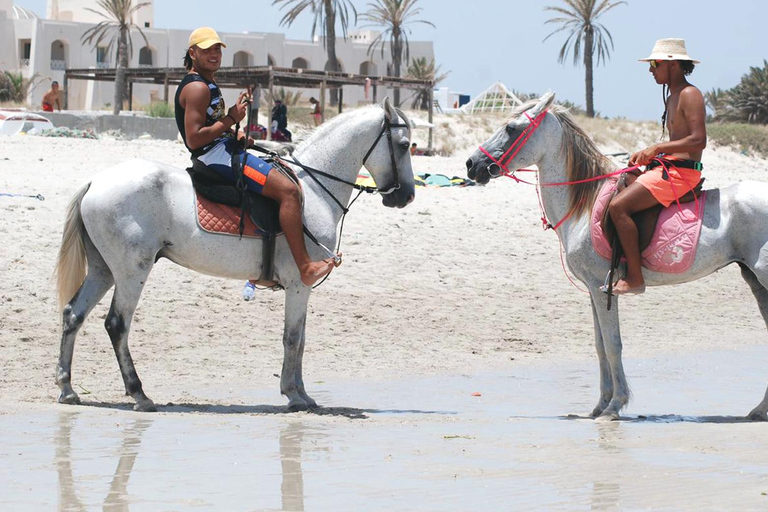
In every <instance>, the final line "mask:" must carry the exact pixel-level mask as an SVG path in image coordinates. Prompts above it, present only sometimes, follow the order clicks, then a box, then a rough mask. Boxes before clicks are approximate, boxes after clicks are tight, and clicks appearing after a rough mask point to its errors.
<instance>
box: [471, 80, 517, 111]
mask: <svg viewBox="0 0 768 512" xmlns="http://www.w3.org/2000/svg"><path fill="white" fill-rule="evenodd" d="M522 104H523V102H522V101H521V100H520V98H518V97H517V96H516V95H515V93H513V92H512V91H510V90H509V89H507V87H506V86H505V85H504V84H503V83H501V82H496V83H495V84H493V85H492V86H490V87H489V88H488V89H486V90H485V91H483V93H482V94H479V95H478V96H476V97H475V99H473V100H472V101H470V102H469V103H467V104H466V105H463V106H462V107H461V111H462V112H464V113H466V114H474V113H479V112H510V111H512V110H513V109H514V108H515V107H518V106H520V105H522Z"/></svg>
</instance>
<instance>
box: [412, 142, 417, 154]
mask: <svg viewBox="0 0 768 512" xmlns="http://www.w3.org/2000/svg"><path fill="white" fill-rule="evenodd" d="M415 154H416V143H415V142H414V143H412V144H411V156H413V155H415Z"/></svg>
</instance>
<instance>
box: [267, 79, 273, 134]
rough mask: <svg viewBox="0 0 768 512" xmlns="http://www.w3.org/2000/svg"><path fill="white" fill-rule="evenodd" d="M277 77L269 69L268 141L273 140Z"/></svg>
mask: <svg viewBox="0 0 768 512" xmlns="http://www.w3.org/2000/svg"><path fill="white" fill-rule="evenodd" d="M274 85H275V77H274V76H272V67H271V66H270V68H269V85H268V86H267V87H269V98H268V99H267V140H272V107H273V106H274V100H275V89H274Z"/></svg>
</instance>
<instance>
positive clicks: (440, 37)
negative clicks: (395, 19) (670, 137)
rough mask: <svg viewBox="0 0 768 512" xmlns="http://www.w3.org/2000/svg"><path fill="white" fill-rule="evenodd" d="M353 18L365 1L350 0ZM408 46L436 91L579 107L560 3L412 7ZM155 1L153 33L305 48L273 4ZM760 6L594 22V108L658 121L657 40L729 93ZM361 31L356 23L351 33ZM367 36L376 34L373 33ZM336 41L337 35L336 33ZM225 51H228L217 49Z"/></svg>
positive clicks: (767, 52) (703, 79) (762, 51)
mask: <svg viewBox="0 0 768 512" xmlns="http://www.w3.org/2000/svg"><path fill="white" fill-rule="evenodd" d="M351 3H352V4H353V5H355V7H356V8H357V9H358V12H361V13H362V12H365V11H366V10H367V9H368V8H369V1H368V0H351ZM15 4H16V5H18V6H21V7H26V8H28V9H31V10H32V11H34V12H35V13H37V14H38V15H40V16H41V17H42V16H45V8H46V0H15ZM417 5H418V6H419V7H420V8H421V14H420V15H419V16H417V17H416V18H415V19H424V20H428V21H430V22H432V23H433V24H434V25H435V27H434V28H433V27H431V26H429V25H426V24H421V23H414V24H412V25H411V26H410V27H411V31H412V33H411V35H410V39H411V40H412V41H425V40H426V41H433V42H434V49H435V61H436V64H437V65H438V66H440V70H441V71H443V72H445V71H449V72H450V74H449V75H448V77H447V78H446V80H445V81H444V82H442V83H441V84H440V85H441V86H447V87H449V88H450V90H451V91H455V92H462V93H465V94H469V95H470V96H471V97H475V96H477V95H478V94H480V93H482V92H483V91H484V90H485V89H487V88H488V87H490V86H491V85H492V84H493V83H494V82H496V81H500V82H503V83H504V84H505V85H506V86H507V87H508V88H509V89H512V90H516V91H521V92H525V93H538V94H543V93H544V92H546V91H548V90H551V91H554V92H555V93H556V96H557V98H558V99H560V100H570V101H572V102H574V103H576V104H578V105H581V106H584V105H585V104H586V100H585V85H584V67H583V66H577V67H574V66H573V64H572V58H571V59H568V61H566V63H565V64H560V63H558V61H557V56H558V53H559V51H560V48H561V46H562V45H563V43H564V42H565V37H566V36H565V35H564V33H560V34H555V35H553V36H552V37H550V38H549V39H547V41H544V38H545V37H547V35H548V34H550V32H552V31H553V30H555V28H557V26H556V25H553V24H548V25H547V24H545V22H546V21H547V20H548V19H550V18H552V17H554V16H555V13H553V12H550V11H545V10H544V8H545V7H547V6H563V5H564V3H563V1H562V0H474V1H466V0H418V3H417ZM211 6H212V3H211V1H210V0H155V27H157V28H171V29H189V30H190V31H191V30H193V29H194V28H197V27H198V26H203V25H209V26H212V27H214V28H215V29H216V30H218V31H220V32H244V31H249V32H280V33H285V34H286V35H287V37H288V38H290V39H298V40H309V39H310V33H311V23H312V16H311V15H310V14H309V13H307V14H303V15H302V16H301V17H300V18H298V19H297V20H296V21H295V22H294V24H293V25H292V26H291V27H282V26H281V25H280V19H281V18H282V11H281V10H280V7H279V6H273V5H272V1H271V0H240V1H235V0H215V6H216V8H215V9H212V8H211ZM766 20H768V1H766V0H730V1H727V2H704V1H702V0H627V1H626V2H625V3H624V4H622V5H618V6H617V7H614V8H613V9H612V10H611V11H609V12H608V13H607V14H605V15H604V16H602V17H601V18H600V19H599V22H601V23H602V24H603V25H604V26H605V27H606V29H607V30H608V31H609V32H610V33H611V35H612V36H613V42H614V49H613V51H611V54H610V59H609V60H608V61H607V62H606V63H605V64H604V65H601V66H599V67H596V68H595V73H594V98H595V110H596V111H597V112H598V113H599V114H600V115H603V116H607V117H626V118H629V119H633V120H658V119H659V117H660V116H661V113H662V111H663V105H662V99H661V98H662V95H661V86H659V85H656V83H655V82H654V81H653V78H652V76H651V74H650V73H649V72H648V65H647V64H646V63H641V62H638V59H640V58H644V57H646V56H648V55H649V54H650V53H651V49H652V48H653V44H654V42H655V41H656V40H657V39H660V38H665V37H679V38H683V39H685V40H686V45H687V48H688V54H689V55H690V56H691V57H693V58H694V59H696V60H700V61H701V64H700V65H698V66H697V67H696V69H695V70H694V72H693V74H692V75H691V77H690V79H689V80H690V81H691V82H692V83H693V84H694V85H696V86H698V87H699V89H701V90H702V92H707V91H710V90H712V89H715V88H721V89H729V88H731V87H734V86H735V85H737V84H738V83H739V81H740V80H741V77H742V76H743V75H744V74H746V73H748V72H749V68H750V66H757V67H762V66H763V61H764V60H765V59H768V25H767V24H766ZM363 25H364V23H363V22H362V21H361V22H358V24H357V27H361V26H363ZM371 28H375V27H371ZM339 33H340V31H339ZM225 51H226V50H225Z"/></svg>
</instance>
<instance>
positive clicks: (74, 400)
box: [59, 391, 80, 405]
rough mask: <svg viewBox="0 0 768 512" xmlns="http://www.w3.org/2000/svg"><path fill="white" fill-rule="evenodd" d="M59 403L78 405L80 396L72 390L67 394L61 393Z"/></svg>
mask: <svg viewBox="0 0 768 512" xmlns="http://www.w3.org/2000/svg"><path fill="white" fill-rule="evenodd" d="M59 403H60V404H67V405H80V397H79V396H77V393H75V392H74V391H73V392H72V393H69V394H67V395H65V394H63V393H62V394H61V395H59Z"/></svg>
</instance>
